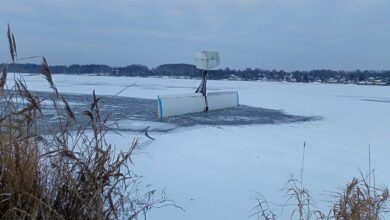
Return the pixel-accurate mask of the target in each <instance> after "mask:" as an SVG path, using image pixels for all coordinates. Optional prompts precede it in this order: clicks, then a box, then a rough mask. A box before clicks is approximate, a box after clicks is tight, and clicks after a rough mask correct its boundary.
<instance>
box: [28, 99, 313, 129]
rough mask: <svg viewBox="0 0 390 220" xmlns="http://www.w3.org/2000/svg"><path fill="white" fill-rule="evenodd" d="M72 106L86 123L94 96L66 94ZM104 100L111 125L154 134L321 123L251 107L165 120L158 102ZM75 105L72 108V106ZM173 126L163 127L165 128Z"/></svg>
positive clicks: (104, 112) (102, 110)
mask: <svg viewBox="0 0 390 220" xmlns="http://www.w3.org/2000/svg"><path fill="white" fill-rule="evenodd" d="M35 93H36V94H37V95H38V96H39V97H45V98H50V97H51V96H52V94H51V93H48V92H35ZM63 95H64V96H65V97H66V99H67V100H68V102H70V103H77V105H73V106H72V109H73V111H74V112H75V116H76V119H77V121H78V122H80V123H83V122H86V120H87V118H86V117H85V116H84V115H82V112H83V111H84V110H86V109H87V108H89V107H90V103H91V102H92V96H91V95H80V94H63ZM99 97H101V98H102V99H101V101H100V109H101V113H102V115H105V116H109V120H110V121H124V120H128V121H129V123H131V121H134V120H136V121H140V122H145V127H147V126H148V122H150V124H152V125H153V123H157V124H158V125H159V126H157V127H156V128H153V126H151V129H150V131H159V132H164V131H169V130H172V129H174V128H177V127H189V126H195V125H213V126H222V125H236V126H239V125H256V124H280V123H296V122H307V121H311V120H318V119H319V118H318V117H311V116H297V115H290V114H286V113H284V112H283V111H280V110H273V109H265V108H259V107H253V106H247V105H240V106H239V107H235V108H228V109H220V110H213V111H209V112H199V113H192V114H186V115H180V116H172V117H167V118H163V119H159V118H158V117H157V100H153V99H141V98H131V97H117V96H115V97H114V96H99ZM71 105H72V104H71ZM45 108H46V110H47V111H46V112H47V113H46V114H48V117H49V118H50V114H52V113H51V112H53V111H52V110H53V109H50V108H52V107H51V106H50V105H47V106H45ZM52 120H53V121H56V118H55V115H52ZM164 123H165V124H167V125H169V126H166V127H164V126H161V125H162V124H164ZM115 129H118V130H124V131H134V130H135V131H142V129H140V128H139V126H137V127H131V126H123V128H121V127H118V128H115Z"/></svg>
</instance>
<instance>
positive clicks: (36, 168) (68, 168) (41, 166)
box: [0, 26, 175, 219]
mask: <svg viewBox="0 0 390 220" xmlns="http://www.w3.org/2000/svg"><path fill="white" fill-rule="evenodd" d="M7 33H8V39H9V45H10V54H11V59H12V62H15V60H16V44H15V39H14V36H13V34H12V32H11V30H10V28H9V26H8V31H7ZM42 75H43V76H44V77H45V78H46V80H47V81H48V83H49V85H50V87H51V88H52V89H53V94H54V96H53V98H51V101H52V103H53V106H54V108H55V110H56V116H57V117H58V118H60V121H59V124H58V126H56V129H55V130H53V129H51V126H50V125H49V124H48V123H47V121H48V120H47V119H46V118H45V114H44V112H45V109H44V106H42V105H41V103H42V100H41V99H40V98H39V97H38V96H36V95H35V94H34V93H33V92H32V91H30V90H29V89H28V88H27V84H26V82H24V80H23V78H18V79H15V82H14V84H15V85H14V86H13V87H12V88H9V89H4V87H5V81H6V77H7V68H6V67H3V72H2V76H1V77H0V89H1V91H2V92H1V93H0V218H1V219H119V218H126V219H138V218H139V217H141V216H144V217H145V218H146V214H147V213H148V211H149V210H150V209H152V208H154V207H164V206H167V205H173V206H175V204H174V203H173V201H170V200H168V199H167V197H166V195H165V193H163V192H162V193H161V195H157V193H156V191H155V190H145V191H146V192H145V193H141V190H140V179H139V177H138V176H137V175H136V174H134V173H133V171H132V161H131V157H132V155H133V153H134V151H135V149H136V146H137V143H138V140H137V139H134V141H133V143H132V144H131V145H130V146H128V147H127V150H126V151H123V152H115V151H114V149H113V147H112V145H110V144H109V143H108V142H107V141H106V139H105V137H106V134H107V132H108V131H109V130H108V129H107V126H106V125H105V123H106V121H107V118H102V116H101V114H100V109H99V100H100V98H98V97H97V96H96V95H95V93H93V101H92V103H91V107H90V108H89V109H86V110H85V111H84V115H85V116H84V117H87V118H88V119H89V120H88V124H87V125H80V124H79V123H77V119H76V117H75V114H74V112H73V111H72V108H71V106H70V105H69V103H68V102H67V101H66V99H65V97H63V96H61V95H60V94H59V92H58V90H57V87H56V86H55V83H54V81H53V79H52V74H51V71H50V68H49V65H48V63H47V61H46V59H45V58H43V61H42ZM60 102H62V103H63V105H61V103H60ZM80 117H81V116H80Z"/></svg>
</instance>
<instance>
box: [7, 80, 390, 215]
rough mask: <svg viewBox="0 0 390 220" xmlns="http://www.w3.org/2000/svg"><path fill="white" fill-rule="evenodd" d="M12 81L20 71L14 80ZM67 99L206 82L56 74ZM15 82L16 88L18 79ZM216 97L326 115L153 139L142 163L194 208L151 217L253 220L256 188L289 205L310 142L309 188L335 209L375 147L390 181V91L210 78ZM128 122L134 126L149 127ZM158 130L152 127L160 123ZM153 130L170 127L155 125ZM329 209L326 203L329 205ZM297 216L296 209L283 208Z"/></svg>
mask: <svg viewBox="0 0 390 220" xmlns="http://www.w3.org/2000/svg"><path fill="white" fill-rule="evenodd" d="M9 78H12V75H11V77H9ZM24 78H25V80H26V81H27V83H28V87H29V88H30V89H32V90H38V91H50V88H49V86H48V84H47V83H46V81H45V80H44V78H43V77H42V76H40V75H24ZM53 78H54V81H55V83H56V85H57V87H58V89H59V91H61V92H64V93H80V94H91V93H92V90H93V89H95V90H96V94H98V95H103V94H104V95H115V94H116V93H118V92H119V91H121V90H122V89H124V88H126V87H128V86H129V88H127V89H126V90H125V91H123V92H122V93H121V94H120V95H121V96H128V97H139V98H150V99H155V98H156V97H157V95H169V94H183V93H184V94H185V93H191V92H193V91H194V90H195V89H196V87H197V86H198V84H199V82H200V80H185V79H166V78H163V79H162V78H132V77H107V76H75V75H54V77H53ZM8 85H11V83H10V81H9V82H8ZM208 86H209V90H210V91H238V92H239V95H240V103H241V104H245V105H251V106H257V107H263V108H270V109H280V110H283V111H285V112H286V113H289V114H295V115H302V116H320V117H322V120H319V121H311V122H305V123H290V124H277V125H250V126H239V127H238V126H194V127H190V128H179V129H175V130H173V131H170V132H167V133H153V132H151V136H153V137H155V138H156V140H155V141H151V140H147V139H145V138H142V140H141V145H140V152H142V153H140V154H137V155H136V157H135V158H134V162H135V169H136V172H137V173H139V174H141V175H142V176H143V182H144V183H145V184H149V183H150V184H152V185H153V186H154V187H156V188H159V189H163V188H165V189H166V192H167V194H168V196H169V197H170V198H171V199H173V200H174V201H175V202H176V203H177V204H178V205H180V206H182V207H183V208H184V209H185V210H186V211H185V212H183V211H181V210H179V209H175V208H163V209H156V210H153V211H152V212H151V213H150V216H149V219H171V220H175V219H194V220H195V219H225V220H229V219H247V218H248V216H249V215H250V214H251V209H252V208H253V207H254V206H255V205H256V203H255V201H254V200H253V199H251V198H252V197H253V196H254V195H256V192H259V193H261V194H262V195H264V196H265V197H266V198H267V199H268V200H269V201H270V202H272V203H277V204H283V203H284V202H285V201H286V198H284V197H283V195H284V193H283V192H281V191H280V190H281V189H282V188H283V186H284V185H285V183H286V181H287V180H288V178H289V176H290V174H294V175H295V176H298V174H299V170H300V167H301V161H302V152H303V143H304V142H306V150H305V161H304V184H305V186H306V187H307V188H309V190H310V191H311V192H312V194H313V197H314V198H315V199H316V200H317V202H319V204H320V207H322V208H327V203H326V202H325V203H324V201H329V200H331V199H332V198H331V197H330V196H329V193H328V192H330V191H331V192H334V191H336V190H337V189H338V188H340V187H343V186H344V185H345V184H346V183H347V182H348V181H350V180H351V179H352V177H354V176H357V177H359V176H360V173H359V170H361V171H362V172H363V173H367V170H368V146H369V145H371V149H372V167H374V168H375V175H376V185H377V186H384V185H387V186H388V184H389V183H390V175H389V173H388V167H390V160H389V159H388V157H389V155H390V146H389V144H390V142H389V138H390V133H389V132H390V129H389V126H390V116H389V112H390V102H389V100H390V87H385V86H357V85H336V84H317V83H311V84H298V83H270V82H243V81H209V83H208ZM131 123H133V122H132V121H131V120H130V121H122V122H120V124H121V125H122V126H126V127H132V126H135V127H137V126H144V125H145V127H146V125H148V123H147V122H138V123H140V124H134V125H131ZM150 124H152V123H150ZM153 126H165V125H164V124H156V123H153V124H152V127H153ZM135 135H138V134H135V133H127V134H124V135H123V136H117V135H115V134H112V136H111V137H110V139H112V141H113V142H114V144H115V145H116V146H117V148H118V149H120V148H121V147H126V146H128V145H129V144H130V143H131V142H132V139H133V137H134V136H135ZM324 204H325V205H324ZM273 208H274V210H275V211H276V214H278V215H279V216H280V217H281V219H288V218H289V217H290V216H289V215H290V213H289V212H288V211H286V210H285V211H284V212H283V213H281V212H280V207H278V206H276V205H273Z"/></svg>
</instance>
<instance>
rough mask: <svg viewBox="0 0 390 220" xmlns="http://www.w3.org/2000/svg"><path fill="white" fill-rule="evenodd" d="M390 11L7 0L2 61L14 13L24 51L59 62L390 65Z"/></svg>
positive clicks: (263, 3) (380, 4) (341, 1)
mask: <svg viewBox="0 0 390 220" xmlns="http://www.w3.org/2000/svg"><path fill="white" fill-rule="evenodd" d="M389 10H390V1H389V0H213V1H211V0H210V1H207V0H166V1H164V0H138V1H135V0H110V1H109V0H1V3H0V21H1V23H0V63H2V62H9V60H10V59H9V55H8V45H7V40H6V26H7V23H8V22H9V23H10V25H11V27H12V29H13V32H14V34H15V37H16V41H17V45H18V52H19V57H23V56H33V55H45V56H46V57H47V60H48V62H49V64H52V65H53V64H73V63H80V64H90V63H101V64H108V65H114V66H119V65H128V64H145V65H147V66H149V67H155V66H157V65H159V64H163V63H194V55H195V53H196V52H198V51H201V50H216V51H219V52H220V57H221V63H222V65H221V66H222V67H226V66H228V67H231V68H241V69H242V68H246V67H251V68H255V67H259V68H264V69H278V70H279V69H284V70H309V69H315V68H330V69H335V70H340V69H343V70H352V69H376V70H382V69H390V12H389ZM1 30H2V31H1ZM1 32H2V33H1ZM31 62H32V61H31Z"/></svg>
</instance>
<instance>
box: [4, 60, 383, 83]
mask: <svg viewBox="0 0 390 220" xmlns="http://www.w3.org/2000/svg"><path fill="white" fill-rule="evenodd" d="M8 68H9V71H10V72H19V73H39V72H40V68H41V66H40V65H37V64H11V65H9V67H8ZM51 70H52V72H53V73H62V74H96V75H109V76H138V77H169V78H200V77H201V75H202V71H201V70H199V69H197V68H196V67H195V66H194V65H190V64H163V65H160V66H158V67H156V68H152V69H150V68H148V67H147V66H145V65H134V64H133V65H128V66H123V67H111V66H108V65H101V64H89V65H79V64H74V65H69V66H65V65H59V66H51ZM209 79H229V80H261V81H276V82H300V83H310V82H321V83H340V84H374V85H390V70H382V71H371V70H363V71H362V70H354V71H335V70H327V69H320V70H311V71H292V72H287V71H283V70H264V69H258V68H256V69H251V68H247V69H244V70H235V69H230V68H225V69H218V70H213V71H210V74H209Z"/></svg>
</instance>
